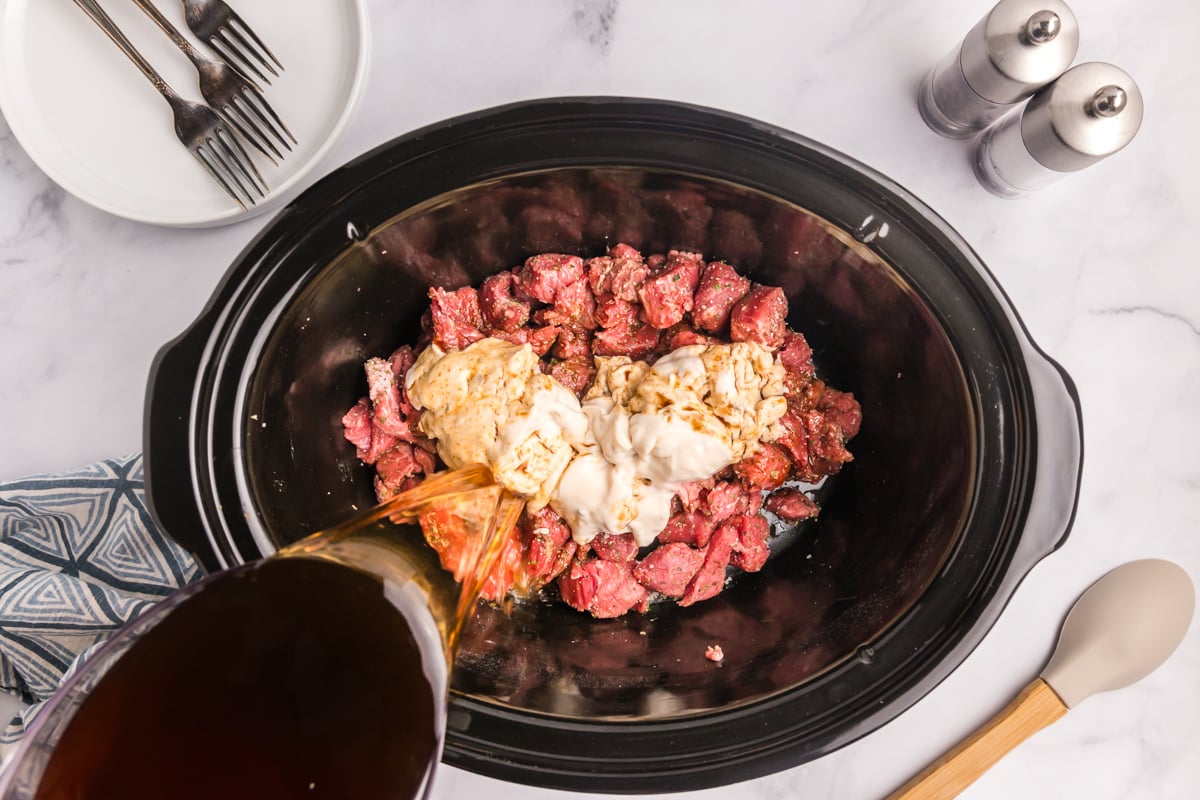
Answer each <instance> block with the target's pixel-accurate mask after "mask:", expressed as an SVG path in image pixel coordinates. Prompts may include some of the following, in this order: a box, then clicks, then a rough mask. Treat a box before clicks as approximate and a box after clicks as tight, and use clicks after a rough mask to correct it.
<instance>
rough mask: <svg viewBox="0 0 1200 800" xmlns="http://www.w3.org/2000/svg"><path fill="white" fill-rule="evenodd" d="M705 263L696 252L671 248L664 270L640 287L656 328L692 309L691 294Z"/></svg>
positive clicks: (669, 324) (643, 304)
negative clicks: (678, 251)
mask: <svg viewBox="0 0 1200 800" xmlns="http://www.w3.org/2000/svg"><path fill="white" fill-rule="evenodd" d="M702 264H703V262H702V261H701V260H700V257H699V256H698V255H695V254H694V253H677V252H675V251H674V250H672V251H671V254H670V256H669V257H668V258H667V262H666V263H665V264H664V265H663V269H662V271H661V272H659V273H658V274H656V275H655V276H654V277H652V278H650V279H648V280H647V281H646V282H645V283H643V284H642V287H641V289H639V290H638V298H639V299H640V300H641V301H642V311H643V313H644V314H645V315H646V321H647V322H649V323H650V324H651V325H653V326H654V327H656V328H669V327H671V326H672V325H674V324H675V323H677V322H679V321H680V320H682V319H683V315H684V314H686V313H687V312H689V311H691V310H692V296H693V295H694V294H695V293H696V282H697V281H699V280H700V268H701V266H702Z"/></svg>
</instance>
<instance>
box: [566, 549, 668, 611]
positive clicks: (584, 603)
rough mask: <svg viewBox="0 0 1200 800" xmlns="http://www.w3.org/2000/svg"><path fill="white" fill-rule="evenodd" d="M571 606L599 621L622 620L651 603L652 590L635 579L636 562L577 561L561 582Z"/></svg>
mask: <svg viewBox="0 0 1200 800" xmlns="http://www.w3.org/2000/svg"><path fill="white" fill-rule="evenodd" d="M558 591H559V593H560V594H561V595H562V598H563V600H565V601H566V602H567V603H568V605H570V606H571V607H572V608H575V609H577V610H579V611H587V612H589V613H591V614H592V616H594V617H597V618H599V619H610V618H612V617H619V616H621V615H622V614H624V613H626V612H628V611H630V610H632V609H633V608H634V607H635V606H639V605H644V604H645V603H647V602H648V601H649V599H650V590H648V589H647V588H646V587H645V586H642V584H640V583H638V582H637V580H636V579H635V578H634V577H633V562H631V561H630V562H617V561H602V560H600V559H595V558H593V559H588V560H586V561H576V562H575V563H574V564H572V565H571V568H570V570H569V571H567V573H566V574H564V575H563V576H561V577H560V578H559V579H558Z"/></svg>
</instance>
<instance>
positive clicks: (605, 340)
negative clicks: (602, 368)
mask: <svg viewBox="0 0 1200 800" xmlns="http://www.w3.org/2000/svg"><path fill="white" fill-rule="evenodd" d="M659 333H660V332H659V330H658V329H657V328H653V327H651V326H649V325H647V324H645V323H644V322H641V321H634V322H633V323H632V324H629V325H618V326H616V327H613V328H608V329H606V330H602V331H597V333H596V338H595V339H594V340H593V351H594V352H595V354H596V355H598V356H629V357H630V358H632V359H635V360H636V359H639V358H643V357H645V356H647V355H649V354H650V353H653V352H654V350H655V348H657V347H658V337H659Z"/></svg>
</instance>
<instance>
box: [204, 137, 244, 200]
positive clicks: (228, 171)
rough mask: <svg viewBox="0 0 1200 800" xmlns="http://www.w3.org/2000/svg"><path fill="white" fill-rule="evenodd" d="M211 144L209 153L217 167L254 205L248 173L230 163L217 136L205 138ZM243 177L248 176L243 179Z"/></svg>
mask: <svg viewBox="0 0 1200 800" xmlns="http://www.w3.org/2000/svg"><path fill="white" fill-rule="evenodd" d="M204 141H205V143H206V144H208V146H209V155H211V156H212V159H213V161H215V162H216V165H217V167H218V168H219V169H220V170H221V172H222V174H223V175H225V176H226V177H227V178H229V179H230V180H231V183H232V184H233V185H234V186H236V187H237V188H238V189H240V190H241V191H242V196H243V197H245V198H246V199H247V200H249V201H250V205H254V193H253V192H251V191H250V190H249V189H247V188H246V184H247V183H251V181H250V180H249V179H248V178H247V176H246V173H244V172H241V171H240V170H238V169H237V168H236V166H235V165H232V164H230V163H229V158H228V157H227V155H226V154H224V153H222V152H221V150H222V149H223V143H222V142H221V141H220V140H219V139H218V138H217V137H216V136H215V135H213V136H210V137H208V138H207V139H205V140H204ZM243 178H247V179H246V180H245V181H243V180H242V179H243Z"/></svg>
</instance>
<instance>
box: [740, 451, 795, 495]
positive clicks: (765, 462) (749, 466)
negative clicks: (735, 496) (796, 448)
mask: <svg viewBox="0 0 1200 800" xmlns="http://www.w3.org/2000/svg"><path fill="white" fill-rule="evenodd" d="M791 469H792V460H791V458H789V457H788V454H787V451H786V450H784V449H783V448H782V447H780V446H779V445H777V444H775V443H774V442H763V443H762V444H760V445H759V446H758V449H757V450H755V451H754V452H753V453H751V454H750V455H749V456H747V457H746V458H743V459H742V460H741V461H739V462H738V463H736V464H734V465H733V471H734V473H736V474H737V476H738V477H739V478H741V479H742V480H744V481H745V482H746V483H748V484H750V485H751V486H754V487H757V488H759V489H768V490H770V489H778V488H779V487H780V486H782V485H783V482H784V481H786V480H787V479H788V473H789V472H790V471H791Z"/></svg>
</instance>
